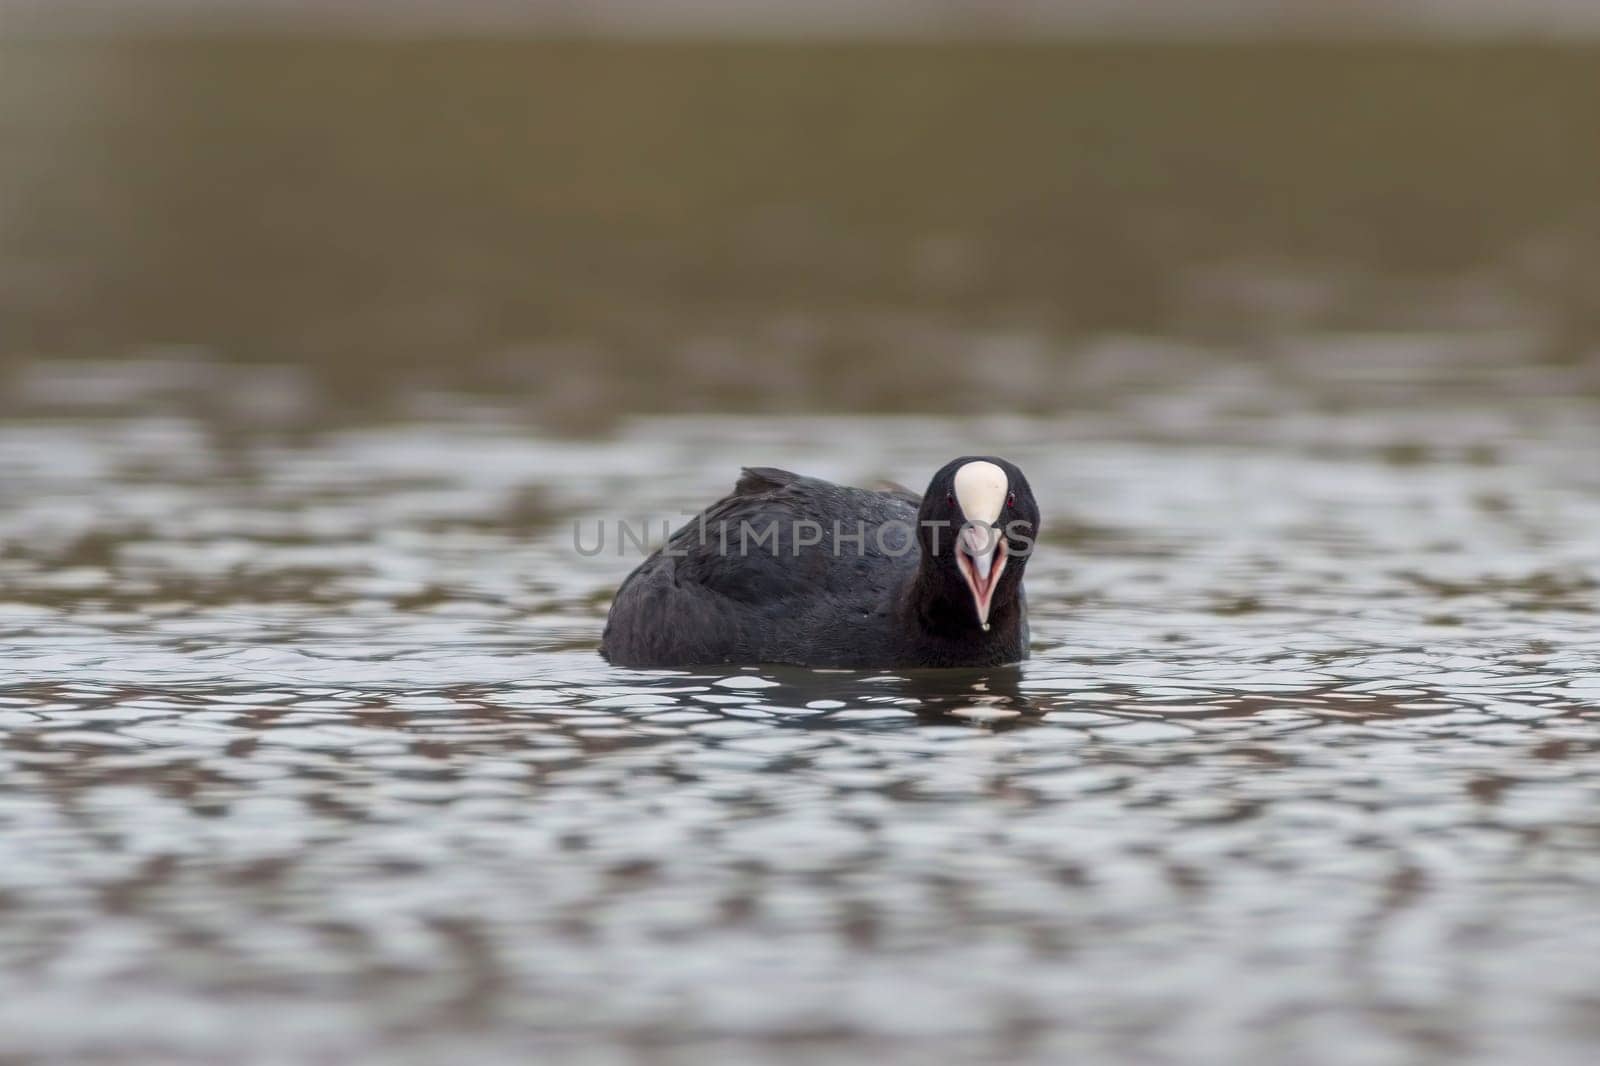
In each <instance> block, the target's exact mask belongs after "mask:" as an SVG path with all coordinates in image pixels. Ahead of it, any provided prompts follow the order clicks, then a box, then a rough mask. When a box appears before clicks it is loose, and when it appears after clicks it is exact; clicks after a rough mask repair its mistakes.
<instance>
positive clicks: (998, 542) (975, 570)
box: [956, 525, 1006, 630]
mask: <svg viewBox="0 0 1600 1066" xmlns="http://www.w3.org/2000/svg"><path fill="white" fill-rule="evenodd" d="M956 568H957V569H958V570H960V571H961V578H962V580H963V581H965V582H966V583H967V590H968V591H969V592H971V593H972V605H973V607H974V608H976V609H977V612H978V624H979V625H981V626H982V627H983V628H984V629H985V630H987V629H988V628H989V607H990V604H991V602H992V601H993V599H994V590H995V586H997V585H999V584H1000V575H1001V574H1003V573H1004V572H1005V569H1006V538H1004V537H1002V536H1001V535H1000V531H999V530H998V529H995V528H994V527H992V526H980V525H968V526H967V527H966V528H964V529H963V530H962V531H961V535H960V536H959V537H957V538H956Z"/></svg>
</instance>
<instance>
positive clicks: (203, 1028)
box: [0, 377, 1600, 1063]
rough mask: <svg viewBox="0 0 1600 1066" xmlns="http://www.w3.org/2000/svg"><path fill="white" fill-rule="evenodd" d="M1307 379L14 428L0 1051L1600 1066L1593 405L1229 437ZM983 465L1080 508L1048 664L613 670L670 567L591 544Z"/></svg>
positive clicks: (1070, 509) (1, 775)
mask: <svg viewBox="0 0 1600 1066" xmlns="http://www.w3.org/2000/svg"><path fill="white" fill-rule="evenodd" d="M1270 388H1271V386H1270V385H1269V384H1267V383H1265V382H1263V381H1260V380H1253V381H1240V380H1239V379H1237V378H1235V377H1227V378H1225V379H1223V380H1220V381H1218V382H1215V383H1214V384H1213V385H1212V387H1210V388H1208V389H1205V390H1199V391H1196V390H1192V389H1188V390H1181V391H1174V392H1172V393H1170V394H1168V395H1166V396H1164V397H1156V396H1153V395H1145V396H1141V397H1138V398H1137V399H1136V400H1134V399H1130V402H1137V403H1141V404H1153V405H1159V406H1160V407H1161V410H1162V411H1163V417H1162V419H1161V420H1160V421H1159V423H1158V424H1157V423H1152V422H1151V421H1148V420H1147V421H1130V420H1129V418H1128V417H1127V411H1126V410H1121V411H1117V410H1113V411H1107V412H1103V413H1099V414H1085V415H1083V416H1082V417H1080V418H1074V419H1071V420H1053V421H1042V420H1031V419H1006V420H990V421H974V420H936V419H918V420H914V421H897V420H894V419H861V420H856V419H835V420H829V421H827V422H826V423H824V424H823V427H824V428H825V429H826V432H819V424H818V422H817V421H816V420H812V419H806V420H793V421H790V420H783V419H719V420H709V421H708V420H693V421H677V420H665V421H662V420H653V421H643V422H637V423H631V424H629V425H627V426H625V427H624V428H623V429H622V430H621V431H620V432H619V433H617V434H616V435H615V436H611V437H591V438H587V439H580V440H574V439H556V438H549V437H544V436H538V435H530V434H529V433H528V432H527V430H526V428H525V427H524V426H523V425H522V424H521V423H520V422H519V421H518V420H517V419H516V417H515V415H514V414H512V413H510V412H509V411H508V410H500V411H498V412H496V411H495V410H493V409H492V408H489V407H486V406H484V405H482V404H481V403H478V404H477V405H476V406H472V407H471V408H470V411H471V414H470V417H468V416H463V415H462V414H461V413H460V412H459V411H456V410H454V409H452V408H450V407H448V406H447V405H446V406H443V407H441V408H440V409H439V410H438V411H436V413H435V414H434V415H432V416H431V417H429V418H426V419H415V420H411V421H407V422H401V423H396V424H389V425H378V426H364V427H363V426H348V427H343V428H339V427H329V428H327V429H324V430H322V431H318V432H313V433H298V432H279V431H267V432H261V431H247V432H242V431H240V429H239V427H231V428H223V427H219V426H218V425H216V424H214V423H213V422H211V421H210V420H208V419H205V418H195V417H185V416H183V415H181V414H178V413H169V414H164V415H161V416H155V415H152V414H151V413H150V412H149V411H147V410H127V409H120V410H112V411H104V410H102V411H100V412H99V413H97V414H93V415H89V414H84V413H81V412H80V413H78V414H75V415H72V416H71V417H52V418H34V419H30V420H13V421H11V422H9V423H7V424H6V425H4V426H0V449H4V453H5V455H6V456H7V457H8V464H7V470H6V472H5V476H4V478H3V479H0V540H3V543H4V546H5V547H4V550H3V553H0V576H3V579H4V590H5V591H4V595H3V596H0V640H3V641H4V644H5V652H4V662H5V667H6V671H7V677H6V679H5V681H4V683H3V684H0V860H3V861H0V913H3V914H4V918H5V921H4V922H0V1051H3V1052H7V1053H10V1052H19V1053H21V1054H23V1055H54V1056H57V1057H72V1058H80V1059H81V1058H94V1057H101V1058H106V1059H120V1060H126V1061H133V1060H143V1061H151V1060H159V1061H215V1060H219V1059H223V1058H229V1057H232V1056H234V1055H235V1054H236V1053H237V1051H238V1049H239V1048H240V1047H241V1046H248V1047H250V1048H252V1049H256V1052H257V1053H259V1055H260V1056H262V1057H263V1058H264V1059H270V1058H274V1057H275V1058H295V1059H307V1058H316V1057H318V1056H327V1055H330V1054H337V1055H339V1056H340V1057H341V1058H344V1059H347V1060H350V1061H412V1060H414V1061H418V1062H421V1061H430V1060H437V1059H438V1058H440V1057H445V1058H455V1059H460V1058H463V1057H476V1058H485V1059H488V1060H491V1061H492V1060H496V1059H505V1060H507V1061H513V1060H516V1061H520V1060H522V1059H523V1058H525V1057H526V1055H527V1054H528V1053H529V1049H530V1048H532V1049H534V1050H535V1051H536V1052H537V1053H538V1054H539V1055H541V1056H548V1057H550V1058H552V1059H560V1060H562V1061H569V1060H570V1061H584V1060H585V1057H586V1056H587V1057H589V1058H591V1059H593V1060H594V1061H606V1060H607V1059H608V1058H609V1059H616V1058H628V1057H633V1058H640V1059H643V1060H645V1061H650V1060H651V1059H652V1057H654V1059H655V1060H658V1061H673V1058H672V1056H673V1055H675V1054H679V1053H680V1052H681V1055H680V1057H682V1056H693V1057H695V1058H696V1059H702V1060H703V1059H707V1058H710V1059H717V1058H726V1059H728V1060H730V1061H740V1062H746V1061H763V1060H768V1061H780V1062H781V1061H811V1060H815V1059H820V1058H828V1057H838V1056H849V1057H856V1056H859V1055H863V1054H873V1055H877V1056H879V1057H882V1058H885V1059H886V1060H889V1061H901V1060H904V1061H928V1060H930V1059H932V1060H936V1061H945V1060H948V1059H950V1058H951V1057H962V1058H972V1059H975V1060H976V1059H1005V1058H1008V1057H1009V1058H1012V1059H1035V1060H1038V1061H1064V1060H1066V1059H1069V1058H1074V1057H1084V1056H1114V1057H1117V1058H1126V1057H1129V1056H1135V1057H1143V1058H1147V1059H1149V1060H1151V1061H1180V1060H1192V1058H1193V1056H1194V1055H1195V1054H1197V1053H1198V1054H1201V1055H1203V1056H1205V1057H1215V1058H1218V1059H1227V1060H1230V1061H1254V1060H1262V1059H1268V1058H1272V1057H1276V1056H1278V1055H1280V1054H1282V1053H1288V1052H1292V1053H1293V1056H1294V1057H1295V1058H1296V1059H1297V1061H1308V1062H1319V1061H1326V1062H1333V1061H1345V1060H1347V1059H1348V1058H1349V1057H1350V1056H1352V1055H1355V1054H1358V1053H1359V1054H1360V1055H1361V1056H1363V1057H1370V1058H1372V1059H1373V1060H1374V1061H1385V1060H1394V1061H1399V1060H1402V1059H1403V1060H1411V1059H1415V1058H1422V1059H1426V1058H1428V1057H1429V1056H1433V1057H1439V1056H1447V1057H1449V1058H1451V1059H1452V1060H1453V1061H1455V1060H1461V1061H1493V1060H1496V1059H1500V1058H1502V1057H1503V1055H1504V1054H1506V1053H1507V1052H1508V1049H1514V1050H1515V1051H1516V1052H1517V1053H1518V1054H1522V1055H1526V1056H1531V1057H1533V1058H1537V1059H1538V1060H1539V1061H1542V1062H1544V1061H1548V1062H1563V1061H1571V1062H1575V1063H1576V1062H1580V1061H1584V1059H1585V1057H1586V1054H1587V1051H1588V1049H1589V1048H1590V1046H1591V1045H1592V1041H1593V1037H1594V1033H1595V1028H1594V1027H1595V1024H1596V1023H1595V1017H1596V1015H1595V1010H1596V1004H1595V1002H1594V996H1593V989H1594V987H1595V986H1596V982H1597V981H1600V971H1597V969H1596V964H1595V960H1596V959H1600V951H1596V947H1597V946H1600V929H1597V927H1596V925H1595V923H1594V919H1593V915H1594V908H1593V900H1594V899H1595V898H1596V893H1597V892H1600V816H1597V814H1596V812H1597V811H1600V802H1597V801H1600V686H1597V683H1596V668H1595V664H1596V662H1597V661H1600V646H1597V644H1596V640H1597V637H1596V632H1597V631H1596V627H1595V618H1596V614H1597V610H1600V599H1597V596H1596V590H1595V586H1594V584H1593V581H1592V576H1593V573H1594V567H1595V565H1596V558H1595V555H1594V547H1593V538H1592V536H1591V535H1590V531H1591V530H1593V529H1594V528H1596V527H1597V525H1600V492H1597V489H1600V482H1597V481H1596V479H1595V473H1594V470H1593V464H1592V463H1590V462H1589V459H1588V457H1589V456H1590V455H1592V454H1593V446H1594V443H1595V439H1594V434H1595V430H1594V426H1595V422H1594V421H1593V419H1592V417H1591V415H1592V411H1591V410H1590V408H1589V407H1588V406H1587V405H1586V404H1585V403H1584V402H1582V401H1581V400H1572V399H1551V398H1549V397H1548V396H1545V395H1543V394H1542V393H1541V391H1540V390H1538V389H1530V390H1527V391H1526V392H1522V393H1515V394H1513V395H1511V396H1509V397H1508V395H1506V394H1504V393H1496V394H1493V395H1492V402H1491V400H1489V399H1488V398H1487V396H1488V394H1486V398H1485V400H1484V402H1482V403H1475V402H1465V401H1457V402H1455V403H1453V404H1452V405H1450V406H1433V407H1427V406H1418V405H1407V404H1405V403H1401V402H1397V403H1396V404H1395V406H1394V408H1393V409H1392V411H1390V412H1389V413H1385V409H1384V408H1380V407H1369V408H1365V409H1362V410H1360V411H1358V412H1348V413H1340V412H1339V411H1337V410H1332V411H1330V410H1323V409H1319V408H1317V407H1316V405H1314V404H1312V405H1308V404H1306V403H1305V402H1304V397H1302V399H1301V401H1299V403H1298V405H1297V404H1296V401H1295V400H1294V399H1293V397H1292V396H1290V395H1288V394H1283V395H1284V406H1283V408H1282V410H1281V412H1280V413H1272V412H1261V411H1259V410H1248V411H1241V409H1240V408H1239V406H1238V405H1237V402H1236V401H1237V399H1238V397H1239V396H1241V395H1253V396H1260V395H1266V394H1268V393H1269V392H1270ZM1386 388H1389V389H1391V390H1392V389H1394V388H1395V386H1393V385H1392V384H1391V385H1389V386H1386ZM955 439H974V440H983V441H985V442H987V446H989V447H992V448H993V449H994V450H996V451H1000V452H1003V453H1005V454H1010V455H1013V456H1014V457H1015V458H1017V459H1018V461H1019V462H1022V463H1023V464H1024V465H1025V466H1026V467H1027V468H1028V470H1029V472H1030V478H1031V479H1032V481H1033V484H1034V485H1035V487H1036V491H1038V493H1039V495H1040V498H1041V499H1042V500H1046V501H1048V503H1047V507H1048V510H1049V513H1050V514H1051V517H1052V518H1055V517H1056V515H1059V516H1060V517H1059V519H1058V520H1057V521H1056V522H1055V524H1054V525H1055V528H1056V529H1057V530H1058V536H1057V537H1056V538H1055V539H1054V540H1053V541H1052V542H1051V543H1050V544H1048V545H1046V546H1045V547H1044V549H1042V550H1041V552H1040V553H1039V554H1038V556H1037V557H1036V558H1035V560H1034V561H1033V563H1032V564H1030V568H1029V579H1030V603H1031V607H1032V612H1033V618H1034V622H1033V625H1034V631H1035V655H1034V658H1033V659H1031V660H1030V661H1029V662H1028V663H1026V664H1024V665H1022V666H1020V667H1015V668H1007V669H1002V670H992V671H985V672H973V673H967V672H951V673H921V672H905V673H870V674H861V673H848V672H813V671H805V670H797V669H731V668H730V669H727V670H723V671H712V672H703V671H702V672H635V671H624V670H614V669H611V668H610V667H608V666H607V665H606V664H605V663H604V662H603V661H602V660H601V659H600V658H599V657H598V656H597V655H596V654H595V651H594V648H595V643H596V640H597V635H598V633H599V629H600V625H601V622H602V619H603V616H604V611H605V606H606V599H607V595H608V592H609V590H610V589H611V588H614V586H615V583H616V581H617V580H619V579H620V577H621V576H622V575H623V574H624V573H626V571H627V570H628V569H629V568H630V567H631V566H632V565H633V562H634V560H633V559H631V558H626V557H623V558H619V557H616V556H615V555H612V554H606V555H602V556H596V557H593V558H585V557H582V556H579V555H577V554H575V553H574V552H573V551H572V550H571V547H570V540H569V538H568V535H567V531H568V524H569V523H570V522H571V521H573V520H577V519H583V520H588V521H592V520H593V519H595V518H596V517H598V516H601V515H609V514H611V512H612V511H613V510H614V509H615V508H616V507H617V505H618V504H619V502H621V503H625V505H626V509H627V510H628V511H630V512H632V513H633V514H662V515H672V514H675V512H676V509H677V508H678V507H680V506H681V505H682V504H683V502H684V501H698V500H703V499H706V498H708V497H709V496H711V495H713V494H715V493H716V492H718V491H721V490H723V489H725V488H726V486H727V484H728V483H729V481H730V480H731V477H732V476H733V473H734V471H733V470H732V468H731V467H732V465H733V463H732V462H730V461H728V460H726V459H724V458H723V457H724V456H725V455H730V456H735V457H736V458H737V461H768V460H771V459H775V458H777V457H779V456H781V457H783V460H784V461H785V462H786V463H789V464H790V465H793V466H797V467H800V468H802V469H805V470H808V471H813V472H816V473H818V474H822V475H824V476H833V477H838V478H842V479H846V480H852V481H857V482H862V481H870V480H871V479H873V478H875V477H891V478H895V479H898V480H913V481H914V480H917V479H918V477H920V476H922V475H923V474H924V473H925V471H926V470H927V469H929V468H931V466H932V465H935V464H936V463H937V462H939V461H941V460H942V459H943V458H945V457H946V456H945V455H944V454H943V452H944V451H945V450H946V442H948V441H950V440H955ZM641 442H648V447H643V446H641ZM1396 442H1417V443H1418V445H1419V446H1418V447H1415V448H1406V449H1404V450H1403V451H1401V452H1397V450H1396V447H1395V445H1396ZM934 449H937V450H938V454H934ZM1218 989H1225V990H1226V994H1225V995H1219V994H1218ZM85 1003H93V1004H96V1007H95V1008H94V1009H93V1010H85V1009H84V1004H85Z"/></svg>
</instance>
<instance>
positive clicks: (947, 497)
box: [944, 492, 956, 507]
mask: <svg viewBox="0 0 1600 1066" xmlns="http://www.w3.org/2000/svg"><path fill="white" fill-rule="evenodd" d="M944 502H945V503H948V504H949V505H950V506H951V507H954V506H955V505H956V494H955V493H953V492H947V493H945V494H944Z"/></svg>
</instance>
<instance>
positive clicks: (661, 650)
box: [600, 456, 1039, 669]
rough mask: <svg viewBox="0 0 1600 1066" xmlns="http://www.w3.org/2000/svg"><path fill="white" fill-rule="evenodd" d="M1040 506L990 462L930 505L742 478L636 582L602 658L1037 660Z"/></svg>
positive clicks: (637, 663) (810, 481)
mask: <svg viewBox="0 0 1600 1066" xmlns="http://www.w3.org/2000/svg"><path fill="white" fill-rule="evenodd" d="M1038 535H1039V507H1038V504H1036V503H1035V502H1034V498H1033V492H1032V490H1031V489H1030V488H1029V487H1028V480H1027V478H1025V477H1023V476H1022V471H1021V470H1018V469H1017V468H1016V466H1015V465H1013V464H1012V463H1009V462H1007V461H1006V460H1004V459H999V458H996V457H994V456H963V457H962V458H960V459H955V460H953V461H951V462H949V463H947V464H945V466H944V467H942V468H941V469H940V470H939V472H938V473H936V474H934V475H933V480H932V481H930V482H929V483H928V491H927V492H925V493H923V494H922V495H921V496H920V497H919V496H917V495H916V494H915V493H914V492H911V491H910V490H908V489H904V488H900V487H898V486H893V487H890V488H888V489H886V490H881V491H880V490H871V489H858V488H850V487H848V486H844V485H835V484H833V483H831V482H828V481H823V480H821V479H819V478H810V477H802V476H801V475H799V474H793V473H790V472H789V471H787V470H778V469H774V468H772V467H747V468H746V469H745V470H744V472H743V475H742V476H741V477H740V478H739V481H738V483H737V484H736V485H735V486H734V490H733V492H732V494H730V495H728V496H726V497H724V498H723V499H721V500H718V501H717V502H716V503H714V504H712V505H711V506H710V507H708V508H706V509H705V510H704V511H703V512H701V513H700V514H699V515H697V516H696V517H695V518H693V519H691V520H690V521H689V522H688V523H686V524H685V525H684V526H683V527H682V528H680V529H678V530H677V531H676V532H674V533H673V534H672V536H671V537H669V538H668V539H667V542H666V543H665V544H664V545H662V546H661V547H660V548H658V549H656V551H655V552H654V553H652V554H651V555H650V556H649V557H648V558H647V559H645V561H644V562H642V563H640V564H639V566H638V568H637V569H635V570H634V571H633V573H632V574H630V575H628V578H627V580H625V581H624V582H623V583H622V587H621V588H619V589H618V590H617V595H616V599H615V600H614V601H613V602H612V604H611V612H610V614H609V616H608V617H607V619H606V628H605V634H604V636H603V637H602V638H601V643H600V653H601V654H602V655H604V656H605V657H606V658H607V659H609V660H610V661H611V662H612V663H615V664H616V665H618V666H631V667H681V666H695V665H707V664H711V663H793V664H796V665H800V666H819V667H842V668H853V669H875V668H894V667H898V668H906V667H918V666H996V665H1000V664H1004V663H1013V662H1017V661H1019V660H1021V659H1025V658H1027V655H1028V616H1027V604H1026V601H1025V599H1024V596H1023V592H1022V572H1023V569H1024V568H1025V567H1026V565H1027V561H1028V556H1029V555H1030V554H1031V552H1032V549H1033V545H1034V542H1035V541H1036V540H1037V538H1038Z"/></svg>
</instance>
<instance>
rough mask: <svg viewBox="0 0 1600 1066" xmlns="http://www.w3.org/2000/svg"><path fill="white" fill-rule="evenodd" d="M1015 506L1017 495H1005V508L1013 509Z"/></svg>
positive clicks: (1011, 493) (1009, 493)
mask: <svg viewBox="0 0 1600 1066" xmlns="http://www.w3.org/2000/svg"><path fill="white" fill-rule="evenodd" d="M1016 505H1017V494H1016V493H1014V492H1008V493H1006V506H1007V507H1015V506H1016Z"/></svg>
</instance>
